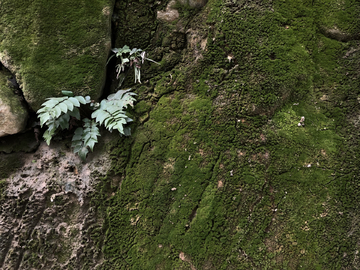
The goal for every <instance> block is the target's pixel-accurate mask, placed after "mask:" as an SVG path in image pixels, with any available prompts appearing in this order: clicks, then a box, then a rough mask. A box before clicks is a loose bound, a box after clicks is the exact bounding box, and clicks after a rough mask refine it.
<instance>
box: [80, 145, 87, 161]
mask: <svg viewBox="0 0 360 270" xmlns="http://www.w3.org/2000/svg"><path fill="white" fill-rule="evenodd" d="M88 153H89V150H88V149H87V148H86V147H82V148H81V149H80V150H79V153H78V154H79V157H80V158H81V160H82V161H85V160H86V156H87V154H88Z"/></svg>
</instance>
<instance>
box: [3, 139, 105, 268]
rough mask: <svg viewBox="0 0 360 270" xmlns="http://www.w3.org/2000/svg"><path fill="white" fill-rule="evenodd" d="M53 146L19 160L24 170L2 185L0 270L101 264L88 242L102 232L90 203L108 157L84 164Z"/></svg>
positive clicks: (98, 254)
mask: <svg viewBox="0 0 360 270" xmlns="http://www.w3.org/2000/svg"><path fill="white" fill-rule="evenodd" d="M53 144H54V145H53V146H52V147H49V146H47V145H46V144H45V142H43V143H41V145H40V147H39V148H38V150H37V151H36V152H35V153H33V154H24V155H18V159H21V160H22V163H23V166H22V167H21V168H20V169H19V170H17V171H16V172H15V173H13V174H11V177H9V178H8V180H7V182H6V186H7V189H6V192H5V193H3V194H2V197H3V198H4V199H5V201H2V203H1V206H0V268H1V269H70V268H71V267H75V268H76V269H80V268H81V266H82V265H86V264H87V265H89V267H90V266H91V267H94V266H95V265H96V264H97V263H98V262H100V261H101V252H100V250H99V247H95V246H94V245H93V243H92V241H90V238H89V233H90V231H92V232H94V229H96V228H99V226H100V225H99V222H100V220H99V218H98V217H97V214H96V211H95V209H94V208H93V207H92V206H91V205H90V198H91V195H92V194H93V193H94V186H95V185H96V183H98V182H99V177H101V176H104V175H105V174H106V173H107V171H108V169H109V166H110V165H109V164H110V163H109V159H108V156H107V155H101V156H98V157H95V158H93V159H92V161H91V162H90V163H88V164H83V163H82V162H81V161H80V159H79V158H78V157H77V156H75V155H74V154H73V153H71V152H69V150H68V149H66V147H65V148H64V146H63V145H62V146H61V145H60V144H59V143H53ZM0 199H1V197H0ZM89 228H91V229H90V230H89ZM44 244H45V246H44ZM91 267H90V268H91Z"/></svg>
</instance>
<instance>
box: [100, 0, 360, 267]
mask: <svg viewBox="0 0 360 270" xmlns="http://www.w3.org/2000/svg"><path fill="white" fill-rule="evenodd" d="M233 2H234V1H233ZM330 2H331V3H330ZM330 2H329V1H327V2H326V3H325V2H322V1H320V2H319V1H316V2H315V3H314V5H312V4H311V1H261V3H260V2H254V3H249V2H248V1H237V2H236V3H235V2H234V3H233V4H229V3H224V2H223V1H217V0H212V1H211V0H210V1H209V2H208V4H207V6H206V7H204V9H203V10H202V11H200V12H199V13H198V14H197V15H196V16H195V17H196V18H195V19H194V21H195V22H196V24H195V23H194V24H191V22H190V24H189V27H193V28H195V27H196V29H209V30H207V31H209V33H208V40H207V47H206V50H205V51H201V53H202V58H199V59H198V60H197V61H195V60H194V57H193V48H192V49H190V48H188V50H187V51H186V54H185V56H184V58H183V59H184V60H183V62H181V61H180V62H176V63H175V65H176V67H174V68H173V67H168V68H169V69H170V70H166V72H164V74H161V75H158V76H154V78H152V79H151V80H150V82H149V85H146V86H143V87H142V88H141V99H143V101H141V102H140V103H139V107H138V108H135V113H136V114H137V115H138V117H139V118H140V119H137V120H136V123H135V130H134V132H133V135H132V137H131V138H125V139H121V141H119V142H118V144H117V145H116V147H114V148H113V149H112V157H113V168H114V174H118V176H117V177H121V179H122V184H121V189H119V190H117V192H116V193H115V195H114V196H112V197H111V198H110V199H107V200H104V201H97V202H96V203H98V204H99V206H100V208H101V209H104V216H105V219H106V222H105V225H104V231H106V233H105V239H104V255H105V262H104V264H103V268H104V269H128V268H131V269H144V268H145V269H190V268H191V266H190V265H191V264H192V265H193V266H194V267H195V268H196V269H253V268H254V269H298V268H300V267H302V268H305V269H317V268H318V269H332V268H341V267H349V268H351V267H352V266H353V265H354V264H353V260H354V258H355V257H354V256H355V251H356V249H357V248H358V247H357V246H356V241H357V240H356V239H357V237H358V235H359V232H358V230H357V229H356V228H355V227H356V226H354V225H351V224H352V222H353V219H352V215H356V214H354V213H356V211H357V210H358V205H357V203H355V202H356V201H358V198H359V194H360V193H359V192H358V174H357V173H358V169H357V168H356V164H357V160H358V158H359V154H358V153H359V151H358V150H359V146H358V139H359V138H358V135H357V134H358V133H357V131H356V128H355V127H354V126H353V124H350V123H351V122H349V121H348V119H349V118H351V117H353V118H351V119H355V120H351V121H353V122H354V121H355V122H356V121H357V120H356V119H358V118H357V117H358V112H359V110H358V108H357V107H358V101H357V98H358V96H359V93H358V89H359V87H358V86H359V85H358V80H357V79H358V72H357V71H356V70H358V67H359V59H360V57H358V55H357V54H358V53H354V52H353V53H352V54H350V55H348V56H347V57H345V58H342V57H343V56H344V54H345V53H346V51H347V50H349V48H351V47H355V46H358V45H356V44H355V42H350V43H345V42H341V41H338V40H335V39H332V38H329V37H326V36H325V35H323V34H322V32H321V31H320V28H321V27H322V26H324V25H325V26H326V27H330V24H331V23H330V22H335V21H336V22H338V25H341V23H340V21H341V22H342V25H343V26H342V31H347V29H355V28H356V27H357V21H356V20H357V19H356V18H354V17H353V18H352V20H353V21H354V22H355V23H354V24H350V23H349V22H350V19H349V20H348V19H347V20H346V21H343V20H342V19H341V18H342V16H343V15H342V14H343V10H342V9H341V8H335V4H338V1H330ZM137 5H138V4H137ZM349 6H351V10H349V11H347V13H348V14H356V12H357V11H358V10H359V8H360V7H359V5H358V4H356V3H354V2H352V1H344V2H343V5H342V7H349ZM329 7H331V9H330V8H329ZM142 8H143V7H141V9H142ZM319 14H321V15H322V14H325V15H324V16H319ZM339 27H340V26H339ZM199 31H200V30H199ZM349 31H350V30H349ZM155 36H156V35H155ZM154 39H155V40H152V42H154V43H156V38H155V37H154ZM160 44H161V43H160ZM170 74H171V76H170ZM346 74H347V75H346ZM146 94H148V95H146ZM149 100H150V101H149ZM145 113H146V114H148V118H147V120H146V121H142V120H141V118H142V117H143V114H145ZM303 116H304V117H305V120H304V121H303V122H301V117H303ZM300 122H301V123H303V124H304V126H302V125H300V126H298V123H300ZM350 138H351V139H350ZM344 149H345V150H344ZM108 177H109V179H108V180H107V181H110V180H111V178H112V177H114V178H115V177H116V176H114V175H109V176H108ZM105 186H106V185H105V184H104V185H103V188H104V187H105ZM104 190H107V192H109V191H108V189H106V188H104ZM101 196H102V197H101ZM99 198H102V199H104V198H106V196H105V191H103V194H99ZM99 200H100V199H99ZM95 201H96V200H94V202H95ZM349 231H351V232H353V233H354V236H351V237H349ZM182 252H183V253H184V254H185V255H184V256H185V258H186V259H185V261H183V260H182V259H181V258H179V256H180V254H182ZM345 253H346V255H345Z"/></svg>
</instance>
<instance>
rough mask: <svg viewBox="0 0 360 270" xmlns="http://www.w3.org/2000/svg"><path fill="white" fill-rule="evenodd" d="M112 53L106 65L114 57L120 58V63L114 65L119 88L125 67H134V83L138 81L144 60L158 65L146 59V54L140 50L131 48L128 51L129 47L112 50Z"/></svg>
mask: <svg viewBox="0 0 360 270" xmlns="http://www.w3.org/2000/svg"><path fill="white" fill-rule="evenodd" d="M112 51H113V52H114V53H115V54H113V55H112V56H110V58H109V60H108V62H107V64H108V63H109V61H110V60H111V58H113V57H114V56H116V57H117V58H120V63H119V64H117V65H116V79H120V80H119V86H118V87H120V86H121V84H122V83H123V81H124V80H125V74H124V73H122V72H124V71H125V67H126V66H127V65H129V66H130V67H132V66H133V67H134V73H135V83H136V82H139V83H141V81H140V76H141V75H140V68H141V65H142V64H144V61H145V60H148V61H150V62H153V63H156V64H158V65H159V63H158V62H156V61H154V60H152V59H150V58H147V57H146V52H145V51H143V50H141V49H137V48H133V49H132V50H130V48H129V46H127V45H125V46H124V47H122V48H114V49H112Z"/></svg>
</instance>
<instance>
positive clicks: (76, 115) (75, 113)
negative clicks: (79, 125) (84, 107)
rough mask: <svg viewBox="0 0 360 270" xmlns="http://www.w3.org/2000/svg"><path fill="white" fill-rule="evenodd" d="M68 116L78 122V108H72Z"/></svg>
mask: <svg viewBox="0 0 360 270" xmlns="http://www.w3.org/2000/svg"><path fill="white" fill-rule="evenodd" d="M68 115H70V116H72V117H75V118H76V119H77V120H80V111H79V109H78V108H76V107H75V108H74V110H73V111H70V112H68Z"/></svg>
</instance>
